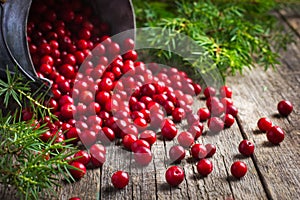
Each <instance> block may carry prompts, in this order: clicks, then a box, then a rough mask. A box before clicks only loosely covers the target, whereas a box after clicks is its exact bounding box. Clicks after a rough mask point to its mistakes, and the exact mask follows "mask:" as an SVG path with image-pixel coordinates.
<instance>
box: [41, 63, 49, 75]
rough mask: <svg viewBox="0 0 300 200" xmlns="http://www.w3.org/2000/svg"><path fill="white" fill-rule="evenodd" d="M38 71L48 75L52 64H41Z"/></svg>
mask: <svg viewBox="0 0 300 200" xmlns="http://www.w3.org/2000/svg"><path fill="white" fill-rule="evenodd" d="M40 72H41V73H42V74H43V75H49V74H51V73H52V66H51V65H48V64H42V65H41V66H40Z"/></svg>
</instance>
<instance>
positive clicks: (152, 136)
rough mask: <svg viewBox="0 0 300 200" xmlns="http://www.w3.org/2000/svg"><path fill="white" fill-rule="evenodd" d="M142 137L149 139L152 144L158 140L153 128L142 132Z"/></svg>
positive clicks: (142, 138)
mask: <svg viewBox="0 0 300 200" xmlns="http://www.w3.org/2000/svg"><path fill="white" fill-rule="evenodd" d="M140 139H141V140H145V141H147V142H148V143H149V144H150V146H151V145H153V144H154V143H155V142H156V133H155V132H154V131H152V130H145V131H143V132H142V133H141V134H140Z"/></svg>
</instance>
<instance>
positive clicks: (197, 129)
mask: <svg viewBox="0 0 300 200" xmlns="http://www.w3.org/2000/svg"><path fill="white" fill-rule="evenodd" d="M199 123H200V122H199ZM188 132H190V133H191V134H192V135H193V137H194V139H195V140H197V139H198V138H199V137H200V136H201V135H202V130H201V128H200V127H199V126H197V125H194V124H193V125H192V126H190V127H189V129H188Z"/></svg>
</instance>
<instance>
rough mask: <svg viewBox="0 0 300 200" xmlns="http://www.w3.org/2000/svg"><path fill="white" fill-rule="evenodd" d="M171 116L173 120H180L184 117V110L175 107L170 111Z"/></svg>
mask: <svg viewBox="0 0 300 200" xmlns="http://www.w3.org/2000/svg"><path fill="white" fill-rule="evenodd" d="M172 117H173V121H174V122H181V120H182V119H184V118H185V111H184V109H183V108H175V109H174V110H173V111H172Z"/></svg>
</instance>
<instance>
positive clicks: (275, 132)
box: [267, 126, 285, 144]
mask: <svg viewBox="0 0 300 200" xmlns="http://www.w3.org/2000/svg"><path fill="white" fill-rule="evenodd" d="M284 135H285V133H284V131H283V130H282V128H280V127H279V126H273V127H272V128H270V130H268V131H267V138H268V140H269V141H270V142H271V143H273V144H279V143H281V142H282V141H283V140H284Z"/></svg>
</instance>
